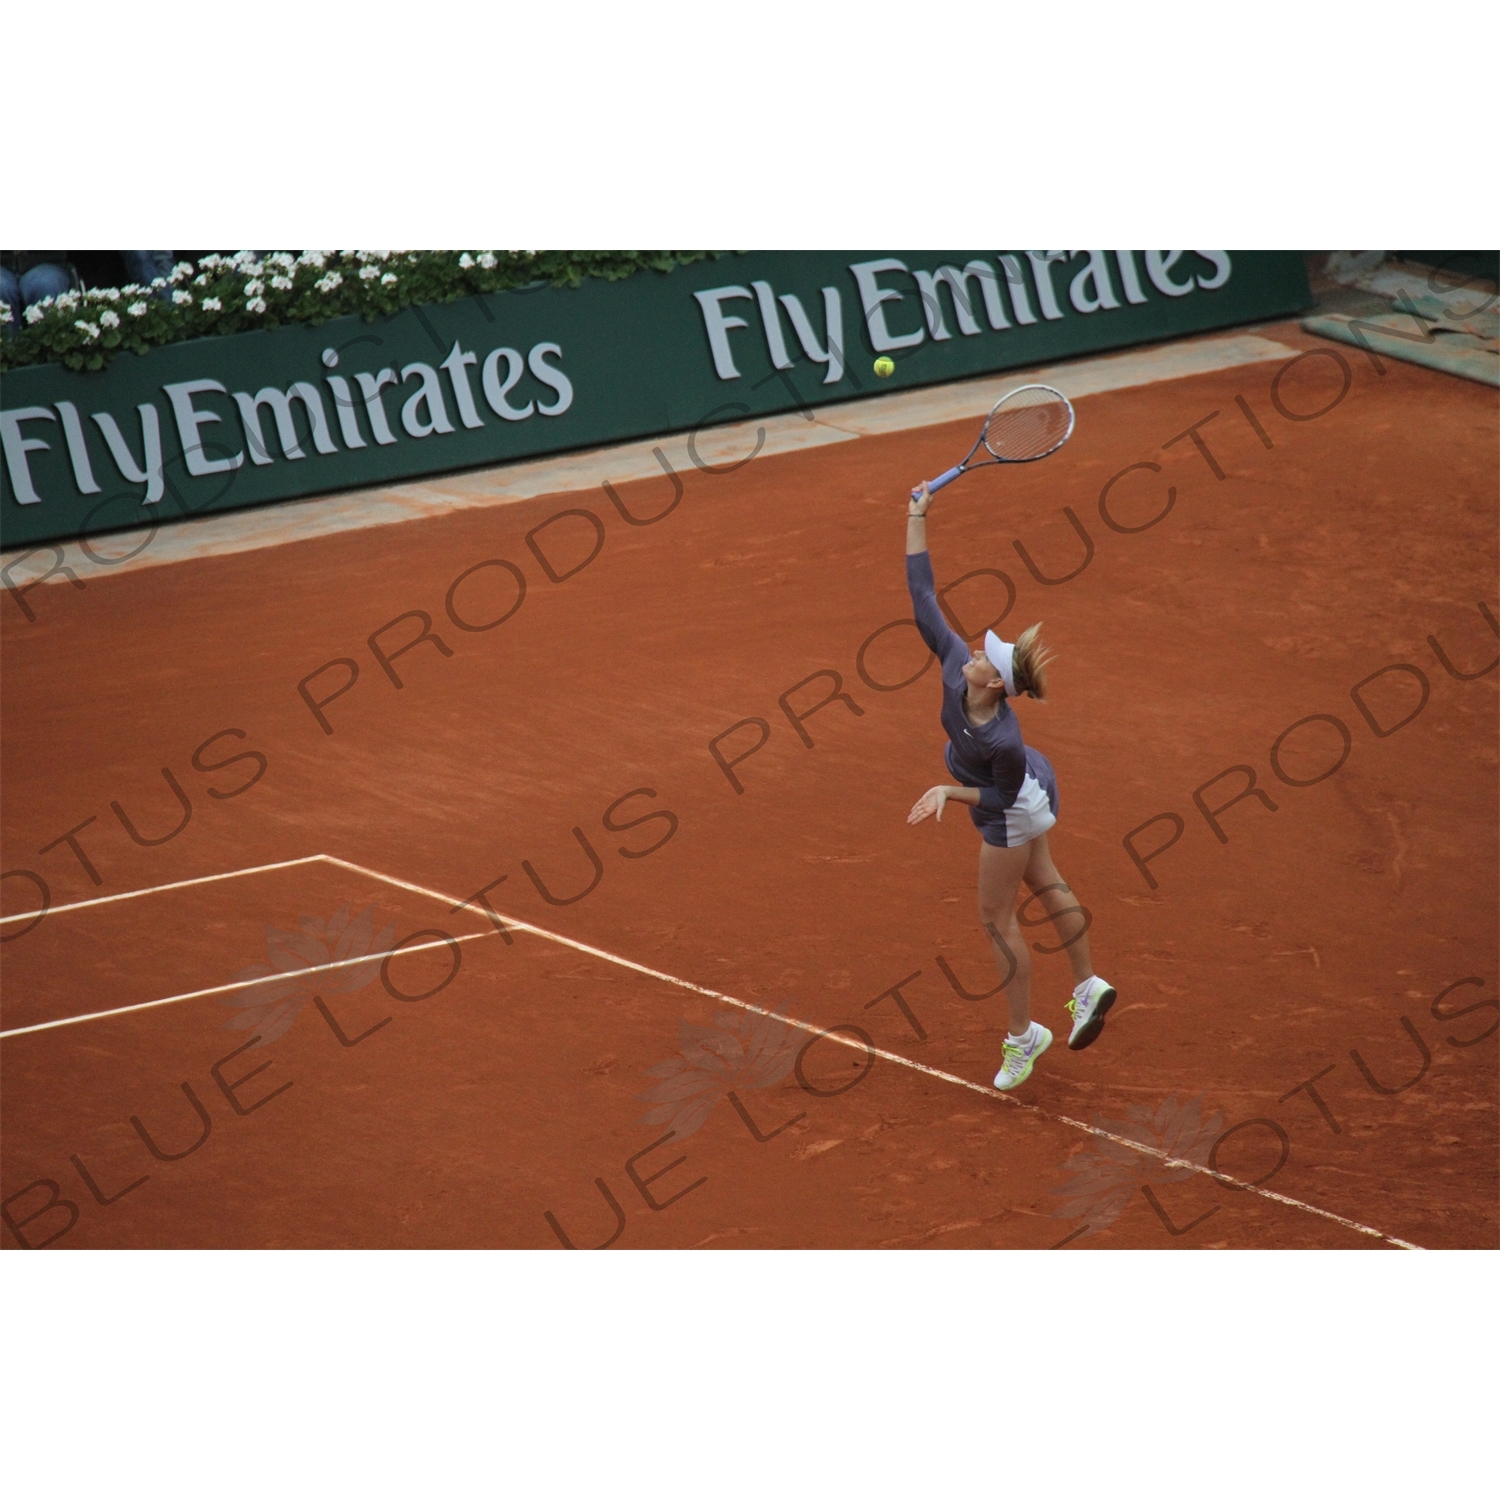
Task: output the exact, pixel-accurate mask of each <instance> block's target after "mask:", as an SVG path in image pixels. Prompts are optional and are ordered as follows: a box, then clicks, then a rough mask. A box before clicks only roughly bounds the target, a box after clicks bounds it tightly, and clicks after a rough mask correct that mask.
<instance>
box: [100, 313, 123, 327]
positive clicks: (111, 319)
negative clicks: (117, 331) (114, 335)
mask: <svg viewBox="0 0 1500 1500" xmlns="http://www.w3.org/2000/svg"><path fill="white" fill-rule="evenodd" d="M99 321H100V322H101V323H103V324H104V326H105V327H106V328H118V327H119V326H120V315H119V313H117V312H111V311H109V310H108V309H106V310H105V311H104V312H102V313H100V314H99Z"/></svg>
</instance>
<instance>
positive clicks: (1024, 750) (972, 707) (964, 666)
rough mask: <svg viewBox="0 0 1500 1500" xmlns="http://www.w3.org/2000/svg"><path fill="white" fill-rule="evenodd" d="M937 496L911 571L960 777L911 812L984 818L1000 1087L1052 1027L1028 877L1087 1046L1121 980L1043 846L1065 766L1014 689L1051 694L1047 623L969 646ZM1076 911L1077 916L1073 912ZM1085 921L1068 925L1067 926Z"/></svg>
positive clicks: (917, 521) (914, 523) (986, 916)
mask: <svg viewBox="0 0 1500 1500" xmlns="http://www.w3.org/2000/svg"><path fill="white" fill-rule="evenodd" d="M931 504H932V496H931V494H930V493H929V491H928V487H927V486H926V485H925V484H924V485H922V486H921V487H920V488H919V489H918V490H916V491H915V492H914V494H913V498H912V500H911V503H910V505H909V507H908V509H907V521H906V582H907V586H908V587H909V588H910V590H911V602H912V609H913V611H914V612H915V615H916V621H917V628H918V629H919V630H920V631H921V632H922V639H923V640H924V641H926V642H927V645H928V646H929V647H930V648H931V650H932V652H933V654H934V655H936V657H937V659H938V663H939V665H940V666H941V668H942V674H943V708H942V722H943V728H944V730H945V731H946V732H947V735H948V744H947V747H946V750H945V751H944V758H945V760H946V762H947V765H948V770H949V771H950V772H951V773H952V775H953V777H954V779H955V780H956V781H957V782H959V785H957V786H935V787H932V788H931V789H930V790H928V791H926V792H924V793H923V794H922V796H921V797H919V798H918V799H917V804H916V806H915V807H913V808H912V810H911V812H910V814H908V816H907V819H906V821H907V822H908V823H920V822H922V821H923V819H925V818H930V817H934V816H936V817H937V819H938V820H939V821H941V820H942V816H943V808H944V806H945V805H946V804H947V803H949V802H962V803H964V804H965V805H966V806H967V807H968V809H969V816H970V818H972V819H973V822H974V826H975V827H976V828H977V829H978V830H979V832H980V834H981V836H982V838H983V843H981V844H980V846H979V920H980V922H981V923H982V924H983V926H984V929H985V931H986V932H987V933H988V934H989V937H990V942H991V946H992V948H993V950H994V954H995V962H996V963H997V964H998V965H999V968H1000V972H1001V974H1002V975H1004V976H1008V980H1009V982H1008V984H1007V986H1006V998H1007V1000H1008V1001H1009V1003H1010V1031H1009V1033H1008V1034H1007V1036H1006V1038H1005V1053H1004V1061H1003V1062H1002V1063H1001V1064H1000V1071H999V1072H998V1073H997V1074H996V1075H995V1087H996V1088H997V1089H1013V1088H1015V1087H1017V1086H1018V1085H1019V1084H1022V1083H1025V1081H1026V1080H1027V1079H1028V1078H1029V1077H1030V1076H1031V1069H1032V1067H1033V1065H1034V1064H1035V1062H1036V1060H1037V1058H1039V1057H1040V1056H1041V1055H1042V1053H1044V1052H1045V1051H1046V1050H1047V1048H1048V1047H1049V1046H1051V1045H1052V1033H1051V1032H1050V1031H1048V1030H1047V1028H1046V1027H1045V1026H1042V1025H1039V1024H1038V1023H1037V1022H1035V1021H1033V1020H1032V1019H1031V954H1030V951H1029V950H1028V948H1027V946H1026V943H1025V941H1024V940H1023V938H1022V937H1021V932H1020V926H1019V924H1018V923H1017V921H1016V912H1015V904H1016V892H1017V890H1018V889H1019V888H1020V884H1021V882H1022V881H1023V880H1024V881H1025V882H1026V885H1027V888H1028V889H1029V890H1030V891H1031V892H1032V894H1033V895H1034V896H1035V897H1036V899H1037V900H1039V901H1040V902H1041V903H1042V905H1043V906H1044V907H1045V908H1046V911H1047V915H1048V916H1050V917H1051V918H1052V921H1053V923H1054V925H1055V926H1056V927H1057V931H1058V936H1059V938H1060V939H1061V940H1062V941H1063V943H1064V944H1065V945H1066V946H1067V951H1068V958H1069V960H1070V961H1071V963H1072V965H1073V978H1074V981H1075V984H1074V989H1073V998H1072V999H1071V1000H1069V1001H1068V1006H1067V1008H1068V1010H1069V1011H1071V1012H1072V1014H1073V1031H1072V1035H1071V1036H1069V1038H1068V1046H1069V1047H1071V1048H1072V1049H1073V1050H1074V1051H1080V1050H1082V1049H1083V1048H1084V1047H1087V1046H1088V1045H1089V1044H1090V1043H1091V1042H1094V1041H1096V1040H1097V1039H1098V1036H1099V1033H1100V1032H1101V1031H1102V1030H1103V1029H1104V1017H1105V1015H1106V1014H1107V1012H1108V1011H1109V1008H1110V1006H1112V1005H1113V1004H1114V1003H1115V991H1114V989H1113V988H1112V987H1111V986H1110V985H1108V984H1106V983H1105V982H1104V980H1102V979H1100V978H1099V976H1098V975H1097V974H1095V973H1094V970H1093V966H1092V963H1091V961H1090V958H1089V941H1088V937H1087V935H1086V934H1087V927H1088V923H1087V920H1086V919H1085V918H1084V916H1083V914H1082V913H1081V912H1080V911H1079V909H1078V907H1077V905H1076V904H1075V903H1074V902H1073V901H1072V900H1071V896H1072V892H1071V891H1070V890H1069V889H1068V887H1067V885H1066V884H1065V883H1064V881H1063V878H1062V876H1060V875H1059V874H1058V873H1057V867H1056V866H1055V865H1054V864H1053V863H1052V856H1051V854H1050V853H1049V852H1048V849H1047V830H1048V829H1049V828H1051V827H1052V825H1053V824H1054V823H1055V822H1056V821H1057V778H1056V776H1055V775H1054V774H1053V771H1052V766H1051V764H1050V763H1049V762H1048V760H1047V758H1046V756H1044V755H1042V754H1041V753H1040V752H1039V751H1036V750H1032V749H1029V748H1028V747H1027V746H1026V745H1025V743H1024V742H1023V741H1022V739H1021V723H1020V720H1019V719H1017V717H1016V715H1015V714H1014V712H1013V711H1012V710H1011V707H1010V704H1009V702H1008V700H1009V699H1011V698H1014V697H1017V696H1019V695H1020V694H1022V693H1028V694H1030V695H1031V696H1032V697H1033V698H1045V697H1046V695H1047V678H1046V669H1047V652H1046V650H1045V648H1044V647H1043V646H1042V643H1041V636H1040V631H1041V627H1040V626H1039V625H1033V626H1031V627H1030V629H1028V630H1025V631H1023V632H1022V633H1021V635H1020V637H1019V638H1018V639H1017V640H1016V641H1015V643H1014V644H1011V643H1009V642H1006V641H1002V640H1001V639H1000V637H999V636H997V635H996V634H995V632H994V631H993V630H990V631H986V632H985V638H984V650H982V651H970V650H969V648H968V646H967V645H966V644H965V642H964V640H963V638H962V637H961V636H960V635H958V634H957V633H956V632H954V631H953V630H951V629H950V628H949V626H948V622H947V621H946V620H945V619H944V618H943V612H942V610H941V608H939V606H938V601H937V593H936V589H935V585H934V581H933V576H932V559H931V558H930V557H929V556H928V554H927V508H928V506H930V505H931ZM1069 916H1071V917H1074V918H1076V919H1077V920H1076V921H1074V922H1073V923H1071V924H1069V923H1066V922H1065V921H1064V918H1065V917H1069ZM1070 925H1071V926H1072V927H1076V928H1078V929H1079V930H1078V931H1076V932H1074V933H1073V935H1072V936H1071V937H1070V936H1069V933H1068V930H1067V929H1068V928H1069V926H1070Z"/></svg>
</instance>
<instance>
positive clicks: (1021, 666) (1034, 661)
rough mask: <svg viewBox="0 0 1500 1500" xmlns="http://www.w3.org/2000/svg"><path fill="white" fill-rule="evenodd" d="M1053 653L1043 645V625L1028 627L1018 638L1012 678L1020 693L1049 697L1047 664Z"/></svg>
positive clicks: (1036, 696) (1012, 659)
mask: <svg viewBox="0 0 1500 1500" xmlns="http://www.w3.org/2000/svg"><path fill="white" fill-rule="evenodd" d="M1051 660H1052V653H1051V652H1050V651H1049V650H1048V649H1047V648H1046V647H1045V646H1044V645H1043V644H1042V624H1041V621H1040V620H1038V621H1037V623H1036V624H1035V625H1030V626H1028V627H1027V628H1026V629H1025V630H1023V631H1022V632H1021V633H1020V635H1019V636H1017V637H1016V652H1015V655H1014V656H1013V657H1012V658H1011V666H1010V670H1011V676H1012V677H1014V678H1015V680H1016V691H1017V692H1018V693H1029V694H1030V695H1031V696H1032V697H1033V698H1045V697H1046V696H1047V663H1048V662H1050V661H1051Z"/></svg>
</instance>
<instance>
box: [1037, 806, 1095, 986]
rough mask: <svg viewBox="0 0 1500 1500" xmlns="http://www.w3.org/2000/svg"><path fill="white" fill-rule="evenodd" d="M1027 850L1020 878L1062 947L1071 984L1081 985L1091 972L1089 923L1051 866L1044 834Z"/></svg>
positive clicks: (1053, 865) (1050, 853)
mask: <svg viewBox="0 0 1500 1500" xmlns="http://www.w3.org/2000/svg"><path fill="white" fill-rule="evenodd" d="M1026 847H1027V849H1028V850H1029V851H1030V855H1029V857H1028V859H1027V861H1026V873H1025V875H1024V876H1023V879H1024V880H1025V882H1026V888H1027V889H1028V890H1029V891H1030V892H1031V894H1032V895H1033V896H1035V897H1036V899H1037V901H1038V902H1039V903H1040V904H1041V907H1042V910H1043V911H1045V912H1046V913H1047V915H1048V916H1049V917H1051V918H1052V925H1053V926H1054V927H1056V928H1057V937H1058V941H1059V942H1061V943H1062V944H1063V946H1064V948H1065V949H1066V951H1067V954H1068V962H1069V963H1070V964H1072V966H1073V983H1074V984H1082V983H1083V982H1084V981H1085V980H1087V979H1089V978H1091V977H1092V975H1093V972H1094V970H1093V960H1092V958H1091V957H1090V956H1089V939H1088V926H1089V924H1088V919H1087V918H1086V917H1085V916H1084V914H1083V910H1082V908H1081V907H1080V906H1079V904H1078V902H1077V900H1076V899H1075V898H1074V896H1073V892H1072V890H1071V889H1070V888H1069V886H1068V883H1067V881H1065V880H1064V879H1063V878H1062V876H1061V875H1059V874H1058V872H1057V866H1056V865H1055V864H1054V863H1053V862H1052V851H1051V850H1050V849H1049V848H1048V847H1047V835H1046V834H1045V833H1044V834H1041V835H1040V836H1039V837H1037V838H1034V839H1032V841H1031V842H1030V843H1029V844H1028V845H1027V846H1026Z"/></svg>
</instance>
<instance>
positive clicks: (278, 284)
mask: <svg viewBox="0 0 1500 1500" xmlns="http://www.w3.org/2000/svg"><path fill="white" fill-rule="evenodd" d="M271 285H272V286H274V287H275V288H276V290H277V291H278V292H289V291H291V289H292V278H291V277H290V276H273V277H272V278H271Z"/></svg>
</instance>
